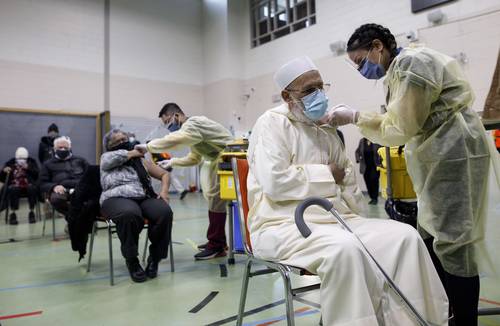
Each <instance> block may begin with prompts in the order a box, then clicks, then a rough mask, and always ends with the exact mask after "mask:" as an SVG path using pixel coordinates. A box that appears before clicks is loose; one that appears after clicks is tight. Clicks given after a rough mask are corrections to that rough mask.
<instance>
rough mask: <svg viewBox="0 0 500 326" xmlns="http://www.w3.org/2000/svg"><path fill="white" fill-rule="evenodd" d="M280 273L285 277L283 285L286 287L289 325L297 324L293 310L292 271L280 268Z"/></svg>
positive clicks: (287, 320)
mask: <svg viewBox="0 0 500 326" xmlns="http://www.w3.org/2000/svg"><path fill="white" fill-rule="evenodd" d="M280 274H281V277H282V278H283V285H284V287H285V306H286V322H287V325H288V326H295V314H294V311H293V295H292V284H291V282H290V273H289V272H288V271H286V270H284V269H282V268H280Z"/></svg>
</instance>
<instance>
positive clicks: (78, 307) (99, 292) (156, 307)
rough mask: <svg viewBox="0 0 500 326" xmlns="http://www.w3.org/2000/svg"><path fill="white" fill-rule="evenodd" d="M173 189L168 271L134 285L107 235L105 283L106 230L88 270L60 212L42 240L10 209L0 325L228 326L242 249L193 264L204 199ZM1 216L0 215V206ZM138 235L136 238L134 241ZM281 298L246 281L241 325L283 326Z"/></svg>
mask: <svg viewBox="0 0 500 326" xmlns="http://www.w3.org/2000/svg"><path fill="white" fill-rule="evenodd" d="M172 197H173V198H172V201H171V205H172V208H173V210H174V227H173V232H172V236H173V241H174V245H173V248H174V257H175V272H174V273H172V272H171V271H170V264H169V261H168V259H167V260H164V261H162V263H161V265H160V274H159V276H158V277H157V278H156V279H154V280H148V281H147V282H145V283H142V284H136V283H133V282H132V281H131V280H130V278H129V276H128V273H127V269H126V267H125V263H124V260H123V258H122V257H121V255H120V251H119V245H120V243H119V240H118V239H114V240H113V249H114V250H113V254H114V263H115V267H114V270H115V285H114V286H110V285H109V268H108V266H109V265H108V247H107V245H108V242H107V233H106V232H105V231H104V230H103V231H100V232H99V233H98V235H97V237H96V239H95V243H94V253H93V259H92V269H91V271H90V272H89V273H87V272H86V267H87V265H86V259H84V260H82V261H81V262H79V263H78V261H77V260H78V255H77V253H75V252H72V251H71V245H70V241H69V239H67V237H66V236H65V234H64V225H65V221H64V219H62V218H58V219H56V222H57V224H56V234H57V240H56V241H52V234H51V232H52V231H51V221H50V220H49V221H48V223H47V230H46V234H45V237H44V238H42V237H41V233H42V223H41V222H37V223H36V224H27V217H26V216H27V208H26V206H23V207H22V209H21V210H20V211H19V212H18V219H19V221H20V224H19V225H18V226H5V225H3V221H2V222H1V223H2V225H1V226H0V262H1V267H0V275H1V276H0V324H1V325H2V326H17V325H23V326H30V325H37V326H39V325H73V326H77V325H146V324H149V325H235V318H236V317H235V315H236V313H237V310H238V302H239V297H240V289H241V280H242V273H243V266H244V261H245V257H244V256H241V255H237V256H236V264H235V265H228V264H227V259H226V258H218V259H215V260H209V261H202V262H195V261H194V259H193V255H194V254H195V253H196V252H197V250H196V244H200V243H204V241H205V237H204V235H205V232H206V228H207V223H208V220H207V217H206V203H205V201H204V200H203V198H202V196H201V195H200V194H198V193H192V194H189V195H188V196H187V197H186V199H185V200H184V201H180V200H179V199H178V197H177V196H175V195H173V196H172ZM382 202H383V200H380V201H379V205H378V206H370V207H367V212H366V215H367V216H368V217H371V218H386V215H385V212H384V209H383V204H382ZM23 205H26V204H25V201H23ZM491 206H492V210H491V211H490V214H492V215H490V216H497V217H498V216H500V205H499V204H498V201H497V200H495V201H492V205H491ZM2 213H3V212H2ZM1 216H2V218H3V214H2V215H1ZM495 223H496V225H492V224H493V223H491V225H489V226H488V235H487V245H488V246H489V247H491V248H500V232H498V230H499V228H500V221H496V222H495ZM494 230H497V231H496V232H495V231H494ZM145 234H146V232H143V234H142V236H141V240H140V244H142V245H143V244H144V239H145V238H144V236H145ZM9 239H15V241H12V240H9ZM142 245H141V248H142ZM493 259H494V260H495V265H496V266H500V255H496V257H493ZM226 271H227V273H225V272H226ZM316 280H317V279H316V278H315V277H301V278H300V279H299V278H297V277H294V278H293V282H294V284H295V285H306V284H309V283H311V284H312V283H315V281H316ZM207 297H208V299H206V298H207ZM210 298H212V300H211V301H209V299H210ZM282 300H283V288H282V282H281V280H280V278H279V276H278V275H274V274H271V275H262V276H258V277H255V278H254V279H251V280H250V286H249V291H248V298H247V305H246V311H248V312H250V314H249V315H248V316H247V317H246V318H245V319H244V324H245V325H271V324H273V325H285V324H286V323H285V322H284V313H285V307H284V305H283V301H282ZM300 300H301V301H302V302H297V301H295V303H294V304H295V305H294V308H295V311H296V324H297V325H318V322H319V319H320V315H321V314H320V312H319V309H318V305H317V303H318V302H319V295H318V292H317V291H316V292H313V293H310V294H307V295H305V296H301V297H300ZM204 304H205V305H204ZM480 305H481V306H482V307H499V306H500V283H499V282H498V279H492V278H491V277H490V276H488V275H487V274H485V275H482V279H481V302H480ZM259 308H260V309H259ZM480 324H481V325H484V326H486V325H500V316H485V317H480Z"/></svg>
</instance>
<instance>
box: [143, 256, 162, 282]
mask: <svg viewBox="0 0 500 326" xmlns="http://www.w3.org/2000/svg"><path fill="white" fill-rule="evenodd" d="M159 263H160V261H156V260H154V259H153V257H151V256H148V264H147V265H146V276H147V277H149V278H155V277H157V276H158V264H159Z"/></svg>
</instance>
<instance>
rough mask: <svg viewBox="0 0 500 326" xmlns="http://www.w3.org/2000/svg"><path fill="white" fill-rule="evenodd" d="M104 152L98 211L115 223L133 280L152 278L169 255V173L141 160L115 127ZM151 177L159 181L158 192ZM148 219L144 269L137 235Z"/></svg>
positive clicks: (124, 134) (105, 141)
mask: <svg viewBox="0 0 500 326" xmlns="http://www.w3.org/2000/svg"><path fill="white" fill-rule="evenodd" d="M104 148H105V149H106V150H107V152H106V153H104V154H102V156H101V186H102V194H101V198H100V203H101V213H102V214H103V216H105V217H106V218H108V219H111V220H112V221H113V222H114V223H115V224H116V231H117V234H118V238H120V242H121V252H122V255H123V257H124V258H125V261H126V263H127V268H128V270H129V273H130V277H131V278H132V280H133V281H134V282H144V281H145V280H146V277H149V278H155V277H156V276H157V274H158V264H159V262H160V260H161V259H163V258H166V257H167V254H168V245H169V243H170V236H171V230H172V217H173V214H172V210H171V209H170V206H169V205H168V187H169V173H168V172H166V171H165V170H163V169H162V168H160V167H158V166H157V165H155V164H153V163H151V162H149V161H146V160H144V159H143V154H142V153H140V152H139V151H137V150H135V149H134V147H133V144H132V143H131V142H130V141H129V138H128V136H127V134H126V133H125V132H123V131H121V130H118V129H114V130H112V131H110V132H109V133H108V134H107V135H106V136H105V138H104ZM150 176H152V177H153V178H156V179H158V180H161V191H160V194H159V195H157V194H156V193H155V192H154V190H153V187H152V185H151V179H150ZM145 219H147V220H148V222H149V232H148V236H149V240H150V241H151V245H150V246H149V257H148V262H147V266H146V271H144V270H143V268H142V266H141V264H140V263H139V259H138V258H137V256H138V242H139V234H140V233H141V230H142V229H143V227H144V220H145Z"/></svg>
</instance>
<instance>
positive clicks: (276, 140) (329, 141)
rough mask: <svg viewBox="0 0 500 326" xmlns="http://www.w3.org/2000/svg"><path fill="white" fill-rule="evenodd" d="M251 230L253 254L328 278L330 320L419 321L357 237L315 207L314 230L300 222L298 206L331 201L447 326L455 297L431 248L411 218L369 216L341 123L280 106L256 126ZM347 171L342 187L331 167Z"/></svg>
mask: <svg viewBox="0 0 500 326" xmlns="http://www.w3.org/2000/svg"><path fill="white" fill-rule="evenodd" d="M248 161H249V165H250V171H249V174H248V181H247V185H248V199H249V204H250V210H249V216H248V220H249V222H248V223H249V228H250V234H251V242H252V246H253V251H254V254H255V256H257V257H260V258H263V259H268V260H273V261H280V262H283V263H286V264H290V265H293V266H298V267H301V268H305V269H307V270H308V271H310V272H312V273H315V274H317V275H318V276H319V277H320V279H321V283H322V284H321V290H320V297H321V299H320V300H321V307H322V308H321V312H322V316H323V324H324V325H325V326H340V325H345V326H347V325H349V326H357V325H397V326H403V325H415V322H414V321H413V319H412V317H410V315H409V314H408V313H407V312H406V310H405V308H404V307H403V306H402V305H401V303H399V300H398V299H397V298H395V295H394V294H393V293H392V291H391V290H389V289H388V287H387V286H384V279H383V277H382V275H381V273H380V272H379V271H378V270H377V269H376V267H375V265H374V263H373V262H372V261H371V260H370V259H369V258H368V257H367V255H366V254H365V253H364V252H363V250H362V248H361V246H360V244H359V242H357V240H356V239H355V238H354V236H353V235H351V234H349V233H348V232H347V231H345V230H343V229H342V227H341V226H340V225H339V224H337V223H335V220H334V218H333V216H331V214H330V213H329V212H325V211H324V210H323V209H321V208H319V207H311V208H309V209H308V210H307V212H306V214H305V216H304V218H305V220H306V223H307V224H308V225H309V227H310V228H311V230H312V234H311V235H310V236H309V237H308V238H307V239H305V238H303V237H302V236H301V234H300V233H299V231H298V229H297V227H296V226H295V223H294V220H293V214H294V211H295V208H296V207H297V204H298V203H299V202H300V201H301V200H303V199H305V198H306V197H309V196H320V197H325V198H328V199H329V200H330V201H331V202H332V203H333V204H334V207H335V208H336V209H337V210H338V211H339V213H340V214H341V215H342V216H343V217H344V218H346V220H347V223H348V224H349V225H350V227H351V228H352V229H353V231H354V232H355V233H356V234H357V235H358V236H359V237H360V238H361V240H362V241H363V243H364V244H365V245H366V246H367V248H368V249H369V250H370V252H371V253H372V254H373V255H374V256H375V258H376V259H377V260H378V261H379V263H380V264H381V265H382V266H383V268H384V269H385V270H386V271H387V272H388V274H389V275H390V276H391V277H392V278H393V280H394V281H395V283H396V284H397V285H398V286H399V287H400V289H401V290H402V291H403V293H404V294H405V295H406V296H407V297H408V298H409V299H410V300H411V302H412V303H413V305H414V306H415V307H416V308H417V309H418V311H419V312H421V313H422V314H423V316H424V317H425V318H426V319H427V320H428V321H430V322H432V323H434V324H437V325H446V323H447V318H448V299H447V297H446V293H445V291H444V288H443V286H442V284H441V282H440V280H439V277H438V275H437V273H436V270H435V269H434V266H433V264H432V261H431V259H430V256H429V254H428V252H427V249H426V247H425V245H424V243H423V241H422V239H421V238H420V237H419V235H418V233H417V231H416V230H414V229H413V228H411V227H410V226H408V225H405V224H402V223H399V222H395V221H390V220H380V219H368V218H362V217H360V216H359V215H358V214H359V212H360V207H359V205H360V204H361V199H362V196H361V192H360V190H359V188H358V187H357V185H356V177H355V172H354V169H353V165H352V163H351V162H350V161H349V159H348V158H347V156H346V154H345V150H344V147H343V145H342V143H341V141H340V139H339V137H338V136H337V133H336V130H335V129H334V128H331V127H328V126H321V127H318V126H316V125H314V124H312V123H310V122H307V121H304V120H300V119H297V118H296V117H295V116H294V115H293V114H291V113H290V112H289V110H288V106H287V105H286V104H283V105H281V106H279V107H277V108H274V109H272V110H269V111H267V112H266V113H264V115H262V116H261V117H260V118H259V119H258V120H257V123H256V124H255V126H254V127H253V129H252V136H251V138H250V146H249V151H248ZM332 162H334V163H335V164H337V165H338V166H340V167H343V168H345V171H346V176H345V178H344V181H343V183H342V184H337V183H336V182H335V180H334V178H333V176H332V174H331V172H330V169H329V167H328V164H329V163H332Z"/></svg>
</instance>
